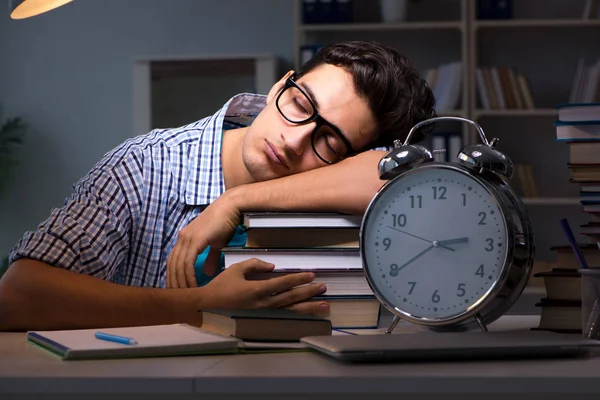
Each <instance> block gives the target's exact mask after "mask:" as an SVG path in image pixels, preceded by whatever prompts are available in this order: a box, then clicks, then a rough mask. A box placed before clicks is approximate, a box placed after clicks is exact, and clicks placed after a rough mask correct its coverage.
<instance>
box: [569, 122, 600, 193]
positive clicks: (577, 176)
mask: <svg viewBox="0 0 600 400" xmlns="http://www.w3.org/2000/svg"><path fill="white" fill-rule="evenodd" d="M599 126H600V125H599ZM567 167H568V168H569V169H570V170H571V179H572V180H573V181H575V182H597V181H600V164H574V163H568V164H567Z"/></svg>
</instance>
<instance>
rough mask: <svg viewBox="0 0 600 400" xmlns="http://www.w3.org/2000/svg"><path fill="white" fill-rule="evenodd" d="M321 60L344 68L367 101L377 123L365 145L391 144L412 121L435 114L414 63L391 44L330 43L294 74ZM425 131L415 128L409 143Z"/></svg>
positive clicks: (430, 97) (299, 75)
mask: <svg viewBox="0 0 600 400" xmlns="http://www.w3.org/2000/svg"><path fill="white" fill-rule="evenodd" d="M323 64H331V65H335V66H337V67H341V68H344V69H345V70H346V71H348V72H349V73H350V74H351V75H352V79H353V81H354V86H355V90H356V93H357V94H358V95H359V96H360V97H361V98H364V99H365V100H366V101H367V103H368V104H369V107H370V109H371V112H372V113H373V115H374V116H375V119H376V121H377V125H378V126H377V131H378V132H377V133H378V136H377V138H376V139H375V140H374V141H373V142H372V143H370V144H369V146H368V147H369V148H374V147H378V146H391V145H393V141H394V139H400V140H402V141H404V140H405V139H406V135H407V134H408V132H409V131H410V128H412V127H413V126H414V125H415V124H416V123H418V122H420V121H423V120H425V119H428V118H432V117H435V115H436V114H435V110H434V106H435V98H434V96H433V92H432V91H431V89H430V88H429V85H427V82H426V81H425V80H424V79H423V78H421V74H420V73H419V71H418V70H417V68H416V67H415V66H414V64H413V63H412V62H411V61H410V60H409V59H408V58H407V57H405V56H403V55H402V54H400V53H399V52H398V51H397V50H396V49H394V48H392V47H389V46H386V45H383V44H380V43H377V42H371V41H347V42H341V43H336V44H330V45H327V46H325V47H323V48H321V49H320V50H319V51H318V52H317V54H316V55H315V56H314V57H313V58H311V59H310V60H309V61H307V62H306V63H305V64H304V65H303V66H302V68H301V69H300V71H299V73H298V75H297V77H298V78H299V77H301V76H302V75H305V74H307V73H309V72H310V71H312V70H314V69H315V68H318V67H319V66H321V65H323ZM432 125H433V124H432ZM428 127H429V128H430V129H431V128H432V126H431V125H429V126H428ZM423 128H427V127H423ZM425 131H427V129H419V130H418V131H417V132H415V133H414V134H413V136H412V137H411V143H416V142H418V141H420V140H422V139H423V133H424V132H425Z"/></svg>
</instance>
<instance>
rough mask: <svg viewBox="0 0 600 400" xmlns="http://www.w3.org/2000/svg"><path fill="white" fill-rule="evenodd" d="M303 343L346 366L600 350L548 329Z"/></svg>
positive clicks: (312, 338) (345, 337)
mask: <svg viewBox="0 0 600 400" xmlns="http://www.w3.org/2000/svg"><path fill="white" fill-rule="evenodd" d="M301 342H303V343H305V344H307V345H308V346H309V347H310V348H312V349H314V350H316V351H318V352H320V353H323V354H326V355H328V356H331V357H333V358H336V359H338V360H341V361H348V362H385V361H421V360H440V361H441V360H461V359H462V360H465V359H505V358H513V359H514V358H550V357H577V356H584V355H587V354H588V353H589V352H590V351H591V350H592V349H593V348H595V347H599V346H600V341H598V340H592V339H583V338H582V337H581V335H580V334H564V333H553V332H547V331H499V332H481V331H471V332H434V331H424V332H420V333H414V334H391V335H386V334H378V335H333V336H307V337H304V338H302V339H301Z"/></svg>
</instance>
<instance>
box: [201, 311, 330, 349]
mask: <svg viewBox="0 0 600 400" xmlns="http://www.w3.org/2000/svg"><path fill="white" fill-rule="evenodd" d="M202 329H204V330H207V331H210V332H213V333H217V334H219V335H223V336H232V337H235V338H237V339H241V340H245V341H297V340H300V338H302V337H304V336H315V335H331V322H330V321H329V320H328V319H325V318H318V317H315V316H312V315H307V314H301V313H298V312H295V311H292V310H287V309H284V308H262V309H247V310H246V309H207V310H202Z"/></svg>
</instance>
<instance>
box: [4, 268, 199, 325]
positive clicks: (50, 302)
mask: <svg viewBox="0 0 600 400" xmlns="http://www.w3.org/2000/svg"><path fill="white" fill-rule="evenodd" d="M195 309H196V308H195V307H193V297H192V296H191V295H190V291H189V290H180V291H179V290H178V291H175V290H161V289H154V288H139V287H128V286H124V285H118V284H115V283H111V282H108V281H105V280H103V279H100V278H95V277H92V276H89V275H84V274H78V273H75V272H72V271H67V270H64V269H62V268H57V267H52V266H50V265H48V264H46V263H43V262H39V261H34V260H31V259H19V260H17V261H15V262H14V263H13V264H12V265H11V266H10V268H9V269H8V271H7V272H6V274H5V275H4V276H3V277H2V279H1V280H0V330H33V329H36V330H44V329H47V330H50V329H75V328H97V327H111V326H134V325H151V324H168V323H174V322H182V321H185V322H189V323H192V324H200V323H201V315H200V313H199V312H197V311H195Z"/></svg>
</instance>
